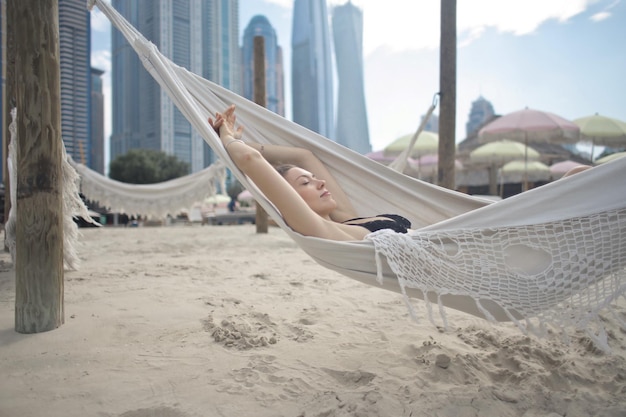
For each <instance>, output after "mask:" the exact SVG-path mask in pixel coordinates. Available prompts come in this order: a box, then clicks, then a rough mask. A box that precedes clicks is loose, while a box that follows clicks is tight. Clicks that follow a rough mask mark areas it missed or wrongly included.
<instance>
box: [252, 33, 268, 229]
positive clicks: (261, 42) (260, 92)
mask: <svg viewBox="0 0 626 417" xmlns="http://www.w3.org/2000/svg"><path fill="white" fill-rule="evenodd" d="M266 101H267V99H266V93H265V38H263V36H255V37H254V102H255V103H256V104H258V105H260V106H263V107H265V106H266V105H267V103H266ZM267 223H268V221H267V212H266V211H265V209H264V208H263V207H261V205H260V204H258V203H257V205H256V232H257V233H267V229H268V226H267Z"/></svg>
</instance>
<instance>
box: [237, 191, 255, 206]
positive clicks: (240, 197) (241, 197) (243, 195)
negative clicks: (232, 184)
mask: <svg viewBox="0 0 626 417" xmlns="http://www.w3.org/2000/svg"><path fill="white" fill-rule="evenodd" d="M237 201H245V202H248V203H250V202H252V201H254V196H253V195H252V193H251V192H250V191H248V190H243V191H242V192H240V193H239V194H237Z"/></svg>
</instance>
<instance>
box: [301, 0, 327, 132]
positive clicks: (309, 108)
mask: <svg viewBox="0 0 626 417" xmlns="http://www.w3.org/2000/svg"><path fill="white" fill-rule="evenodd" d="M291 48H292V51H291V53H292V56H291V58H292V61H291V93H292V105H293V121H294V122H296V123H298V124H300V125H302V126H304V127H307V128H309V129H311V130H313V131H315V132H317V133H319V134H321V135H323V136H325V137H327V138H330V139H333V138H334V118H333V114H334V113H333V81H332V77H333V72H332V63H331V52H330V36H329V28H328V12H327V9H326V0H295V2H294V7H293V28H292V33H291Z"/></svg>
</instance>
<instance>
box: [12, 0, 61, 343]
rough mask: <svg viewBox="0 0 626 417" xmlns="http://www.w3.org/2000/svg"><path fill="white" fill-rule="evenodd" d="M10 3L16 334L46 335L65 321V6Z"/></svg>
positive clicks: (54, 0)
mask: <svg viewBox="0 0 626 417" xmlns="http://www.w3.org/2000/svg"><path fill="white" fill-rule="evenodd" d="M8 3H9V4H10V7H12V8H13V9H14V11H15V19H14V22H15V39H14V40H15V72H14V74H15V77H16V82H15V92H16V105H17V207H16V208H17V213H18V217H17V230H16V259H15V291H16V293H15V330H16V331H18V332H20V333H38V332H43V331H47V330H52V329H55V328H57V327H59V326H60V325H61V324H63V321H64V312H63V205H62V203H63V200H62V199H63V194H62V142H61V98H60V97H61V87H60V58H59V19H58V14H59V4H58V0H8Z"/></svg>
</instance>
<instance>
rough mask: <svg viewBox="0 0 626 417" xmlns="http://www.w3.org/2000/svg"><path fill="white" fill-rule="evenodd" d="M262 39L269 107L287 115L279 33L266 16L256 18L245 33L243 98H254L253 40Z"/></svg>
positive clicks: (267, 105) (282, 114) (267, 104)
mask: <svg viewBox="0 0 626 417" xmlns="http://www.w3.org/2000/svg"><path fill="white" fill-rule="evenodd" d="M257 36H262V37H263V39H264V45H265V93H266V100H265V101H266V105H265V107H267V108H268V109H269V110H271V111H273V112H274V113H277V114H280V115H281V116H284V115H285V97H284V82H285V81H284V71H283V59H282V58H283V54H282V49H281V47H280V46H278V37H277V36H276V31H275V30H274V28H273V27H272V25H271V24H270V22H269V20H267V18H266V17H265V16H262V15H256V16H254V17H253V18H252V19H251V20H250V23H248V26H246V29H245V30H244V33H243V47H242V49H243V51H242V52H243V65H242V70H243V96H244V97H245V98H247V99H250V100H253V99H254V38H255V37H257Z"/></svg>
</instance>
